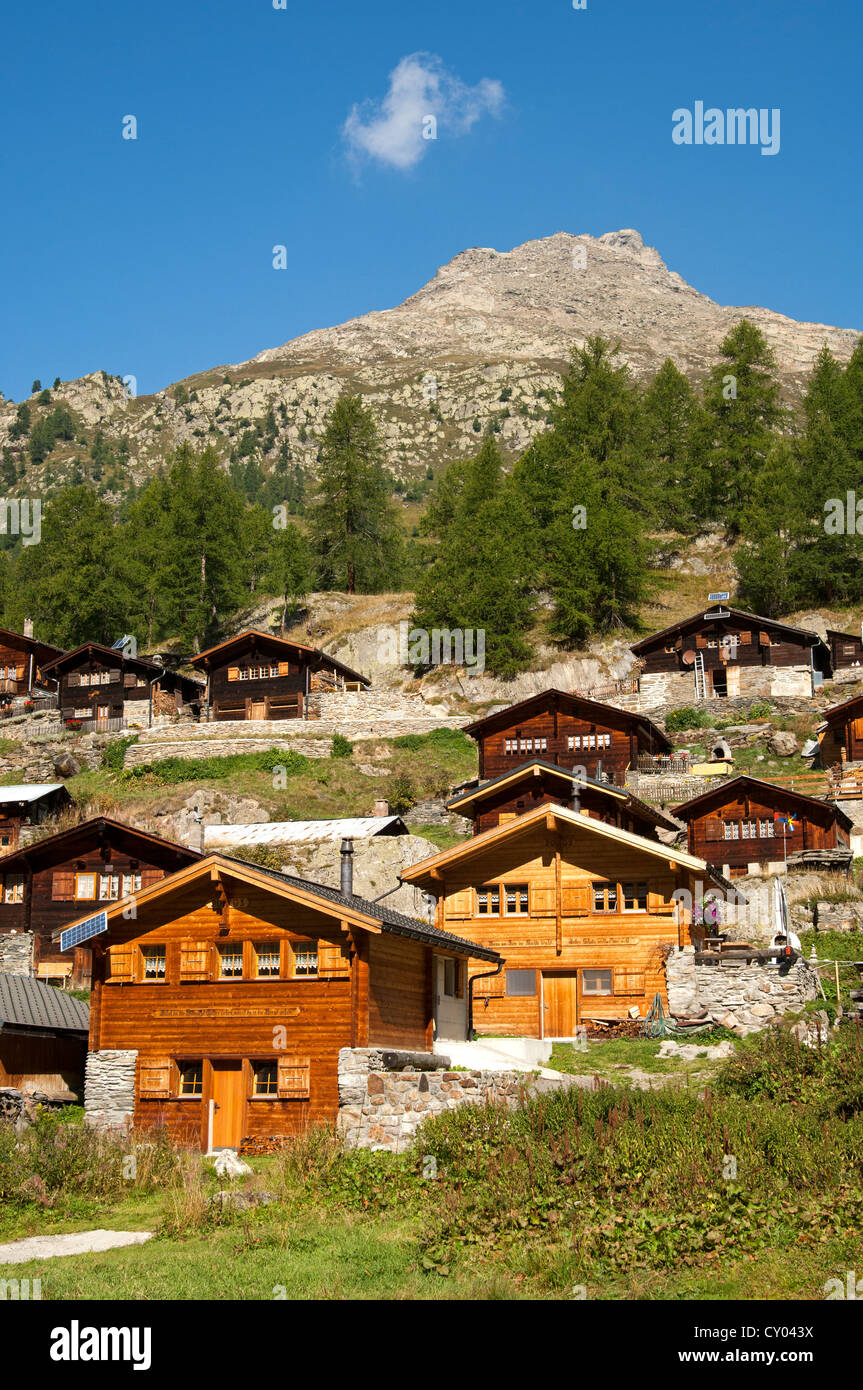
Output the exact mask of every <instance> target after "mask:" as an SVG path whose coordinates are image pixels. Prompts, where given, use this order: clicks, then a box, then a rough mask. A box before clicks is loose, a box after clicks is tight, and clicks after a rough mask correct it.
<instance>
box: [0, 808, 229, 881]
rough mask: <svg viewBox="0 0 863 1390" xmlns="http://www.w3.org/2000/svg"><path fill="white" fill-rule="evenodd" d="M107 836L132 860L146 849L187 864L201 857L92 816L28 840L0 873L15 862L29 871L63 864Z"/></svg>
mask: <svg viewBox="0 0 863 1390" xmlns="http://www.w3.org/2000/svg"><path fill="white" fill-rule="evenodd" d="M109 836H110V837H111V839H112V840H113V841H114V843H115V845H117V846H122V847H123V848H124V849H125V850H126V851H127V852H129V853H131V855H132V857H133V858H134V856H135V851H136V850H140V852H141V853H142V854H143V853H144V852H145V851H146V850H150V851H155V850H171V851H173V852H174V853H175V854H177V855H181V856H183V857H184V858H186V859H187V860H189V861H191V860H198V859H200V858H201V855H200V852H199V851H198V850H196V849H190V848H189V847H188V845H180V844H177V842H176V841H175V840H165V839H163V837H162V836H161V835H153V834H151V833H150V832H149V831H146V830H137V829H136V828H135V827H134V826H132V825H126V824H124V823H123V821H118V820H113V819H112V818H111V817H110V816H93V817H91V819H90V820H86V821H82V822H81V823H80V825H72V826H70V827H69V829H68V830H58V831H57V832H56V833H55V834H53V835H45V836H44V837H43V838H42V839H41V840H31V841H30V843H29V844H26V845H22V846H21V848H20V849H16V850H13V851H12V852H11V854H4V856H3V870H4V873H6V872H9V870H10V868H11V867H12V866H13V865H14V864H16V863H20V864H26V865H28V866H29V867H31V868H33V869H39V868H43V867H45V866H50V865H51V864H56V863H63V862H64V861H65V860H67V859H70V858H72V856H73V855H74V853H75V850H76V848H77V846H78V845H81V846H82V847H85V846H86V847H90V846H92V845H93V843H94V842H95V843H99V842H103V843H106V842H107V841H108V837H109Z"/></svg>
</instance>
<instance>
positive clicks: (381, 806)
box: [374, 798, 390, 816]
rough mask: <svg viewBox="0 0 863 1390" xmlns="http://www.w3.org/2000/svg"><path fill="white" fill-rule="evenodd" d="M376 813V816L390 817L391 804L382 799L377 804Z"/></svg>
mask: <svg viewBox="0 0 863 1390" xmlns="http://www.w3.org/2000/svg"><path fill="white" fill-rule="evenodd" d="M374 813H375V815H376V816H388V815H389V813H390V803H389V802H388V801H384V800H383V798H380V799H379V800H377V801H376V802H375V811H374Z"/></svg>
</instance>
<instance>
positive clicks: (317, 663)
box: [189, 628, 371, 686]
mask: <svg viewBox="0 0 863 1390" xmlns="http://www.w3.org/2000/svg"><path fill="white" fill-rule="evenodd" d="M252 643H254V644H255V645H256V646H258V647H260V649H261V650H262V651H271V652H282V653H284V655H285V656H286V657H293V659H294V660H295V661H297V660H299V661H302V660H304V659H305V660H307V661H308V664H309V665H310V666H313V667H315V668H316V669H317V668H319V667H321V666H331V667H332V668H333V669H334V670H336V671H341V673H342V675H343V676H347V677H348V679H349V680H352V681H360V682H361V683H362V684H363V685H366V686H368V685H371V681H370V680H369V678H368V676H363V675H361V674H360V672H359V671H354V670H352V668H351V667H350V666H346V665H345V664H344V662H343V661H338V660H337V659H336V657H334V656H330V655H329V654H328V653H327V652H324V651H321V649H320V647H306V646H304V645H303V643H302V642H289V641H288V639H287V638H286V637H276V636H275V635H274V634H273V633H272V632H260V631H259V630H258V629H257V628H247V629H246V631H245V632H238V633H237V635H236V637H229V638H228V639H227V640H226V641H224V642H219V643H218V644H217V645H216V646H215V647H208V648H207V650H206V651H204V652H200V653H199V654H198V656H193V657H192V658H191V660H190V663H189V664H190V665H191V666H196V667H198V666H200V667H201V668H202V669H203V670H205V671H209V670H210V669H211V668H212V667H213V666H216V665H221V664H223V663H224V662H225V661H228V660H230V658H231V656H233V655H239V653H240V652H242V651H243V649H244V648H246V647H248V646H250V645H251V644H252ZM214 658H217V659H214ZM309 658H311V660H309Z"/></svg>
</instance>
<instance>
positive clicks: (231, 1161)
mask: <svg viewBox="0 0 863 1390" xmlns="http://www.w3.org/2000/svg"><path fill="white" fill-rule="evenodd" d="M213 1167H214V1168H215V1170H216V1172H217V1173H218V1175H219V1177H220V1178H244V1177H246V1175H247V1174H248V1173H251V1171H252V1170H251V1168H250V1167H249V1165H248V1163H244V1162H243V1160H242V1159H241V1158H237V1155H236V1154H235V1153H232V1152H231V1151H230V1150H228V1151H227V1152H225V1153H220V1154H217V1155H216V1161H215V1163H214V1164H213Z"/></svg>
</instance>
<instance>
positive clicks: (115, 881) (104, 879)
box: [99, 874, 120, 903]
mask: <svg viewBox="0 0 863 1390" xmlns="http://www.w3.org/2000/svg"><path fill="white" fill-rule="evenodd" d="M119 896H120V877H119V874H100V875H99V901H100V902H103V903H104V902H114V900H115V899H116V898H119Z"/></svg>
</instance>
